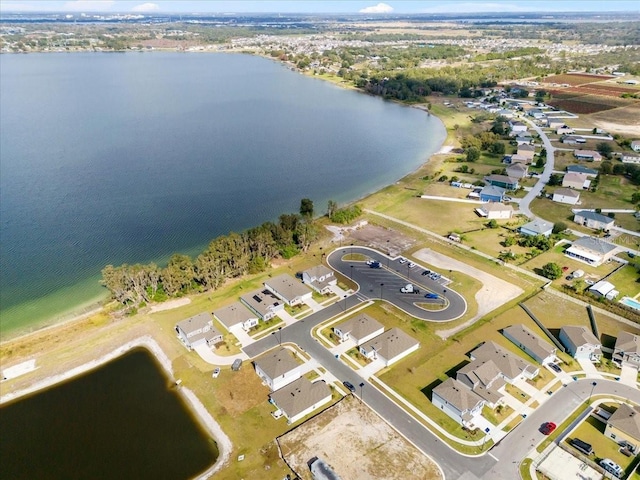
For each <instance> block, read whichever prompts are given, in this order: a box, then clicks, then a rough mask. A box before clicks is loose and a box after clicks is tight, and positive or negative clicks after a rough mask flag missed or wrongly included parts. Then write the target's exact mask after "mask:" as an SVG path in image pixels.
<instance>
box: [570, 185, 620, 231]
mask: <svg viewBox="0 0 640 480" xmlns="http://www.w3.org/2000/svg"><path fill="white" fill-rule="evenodd" d="M567 175H569V174H567ZM575 214H576V215H580V216H581V217H582V218H584V219H585V220H593V221H594V222H600V223H604V224H605V225H608V224H610V223H613V218H611V217H607V216H605V215H602V214H600V213H596V212H592V211H591V210H580V211H579V212H576V213H575Z"/></svg>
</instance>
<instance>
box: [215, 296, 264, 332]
mask: <svg viewBox="0 0 640 480" xmlns="http://www.w3.org/2000/svg"><path fill="white" fill-rule="evenodd" d="M213 316H214V318H215V319H216V320H218V321H219V322H220V323H221V324H222V325H224V326H225V328H226V329H227V330H229V331H230V330H231V329H232V328H233V327H235V326H239V327H242V329H243V330H245V331H248V330H249V329H250V328H252V327H255V326H256V325H258V321H259V320H258V315H257V314H256V313H255V312H254V311H252V310H249V309H248V308H247V307H246V306H245V305H244V304H242V303H240V302H234V303H232V304H231V305H228V306H226V307H224V308H220V309H218V310H215V311H214V312H213Z"/></svg>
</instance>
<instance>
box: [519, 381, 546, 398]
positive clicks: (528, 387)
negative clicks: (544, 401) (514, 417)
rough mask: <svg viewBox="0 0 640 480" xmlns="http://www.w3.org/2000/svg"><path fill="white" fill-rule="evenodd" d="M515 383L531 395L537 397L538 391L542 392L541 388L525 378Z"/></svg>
mask: <svg viewBox="0 0 640 480" xmlns="http://www.w3.org/2000/svg"><path fill="white" fill-rule="evenodd" d="M514 385H515V386H516V387H518V388H519V389H520V390H522V391H523V392H524V393H526V394H527V395H529V396H530V397H535V396H536V395H537V394H538V393H540V390H538V389H537V388H536V387H534V386H532V385H529V384H528V383H527V381H526V380H525V379H523V378H521V379H519V380H517V381H516V382H515V383H514Z"/></svg>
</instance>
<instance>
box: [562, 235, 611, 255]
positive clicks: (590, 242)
mask: <svg viewBox="0 0 640 480" xmlns="http://www.w3.org/2000/svg"><path fill="white" fill-rule="evenodd" d="M571 246H572V247H579V248H581V249H584V250H589V251H591V252H596V253H599V254H600V255H605V254H607V253H609V252H611V251H612V250H615V249H616V248H618V246H617V245H614V244H613V243H608V242H605V241H604V240H601V239H599V238H595V237H580V238H579V239H577V240H575V241H574V242H573V243H572V244H571Z"/></svg>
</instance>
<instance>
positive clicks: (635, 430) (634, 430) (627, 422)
mask: <svg viewBox="0 0 640 480" xmlns="http://www.w3.org/2000/svg"><path fill="white" fill-rule="evenodd" d="M604 435H605V437H609V438H610V439H611V440H613V441H615V442H616V443H618V444H619V445H623V446H625V447H626V448H627V449H629V450H631V451H632V452H633V453H636V454H637V453H638V444H640V407H639V406H637V405H628V404H626V403H621V404H620V406H619V407H618V409H617V410H616V411H615V412H613V414H612V415H611V416H610V417H609V420H607V426H606V427H605V429H604Z"/></svg>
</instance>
